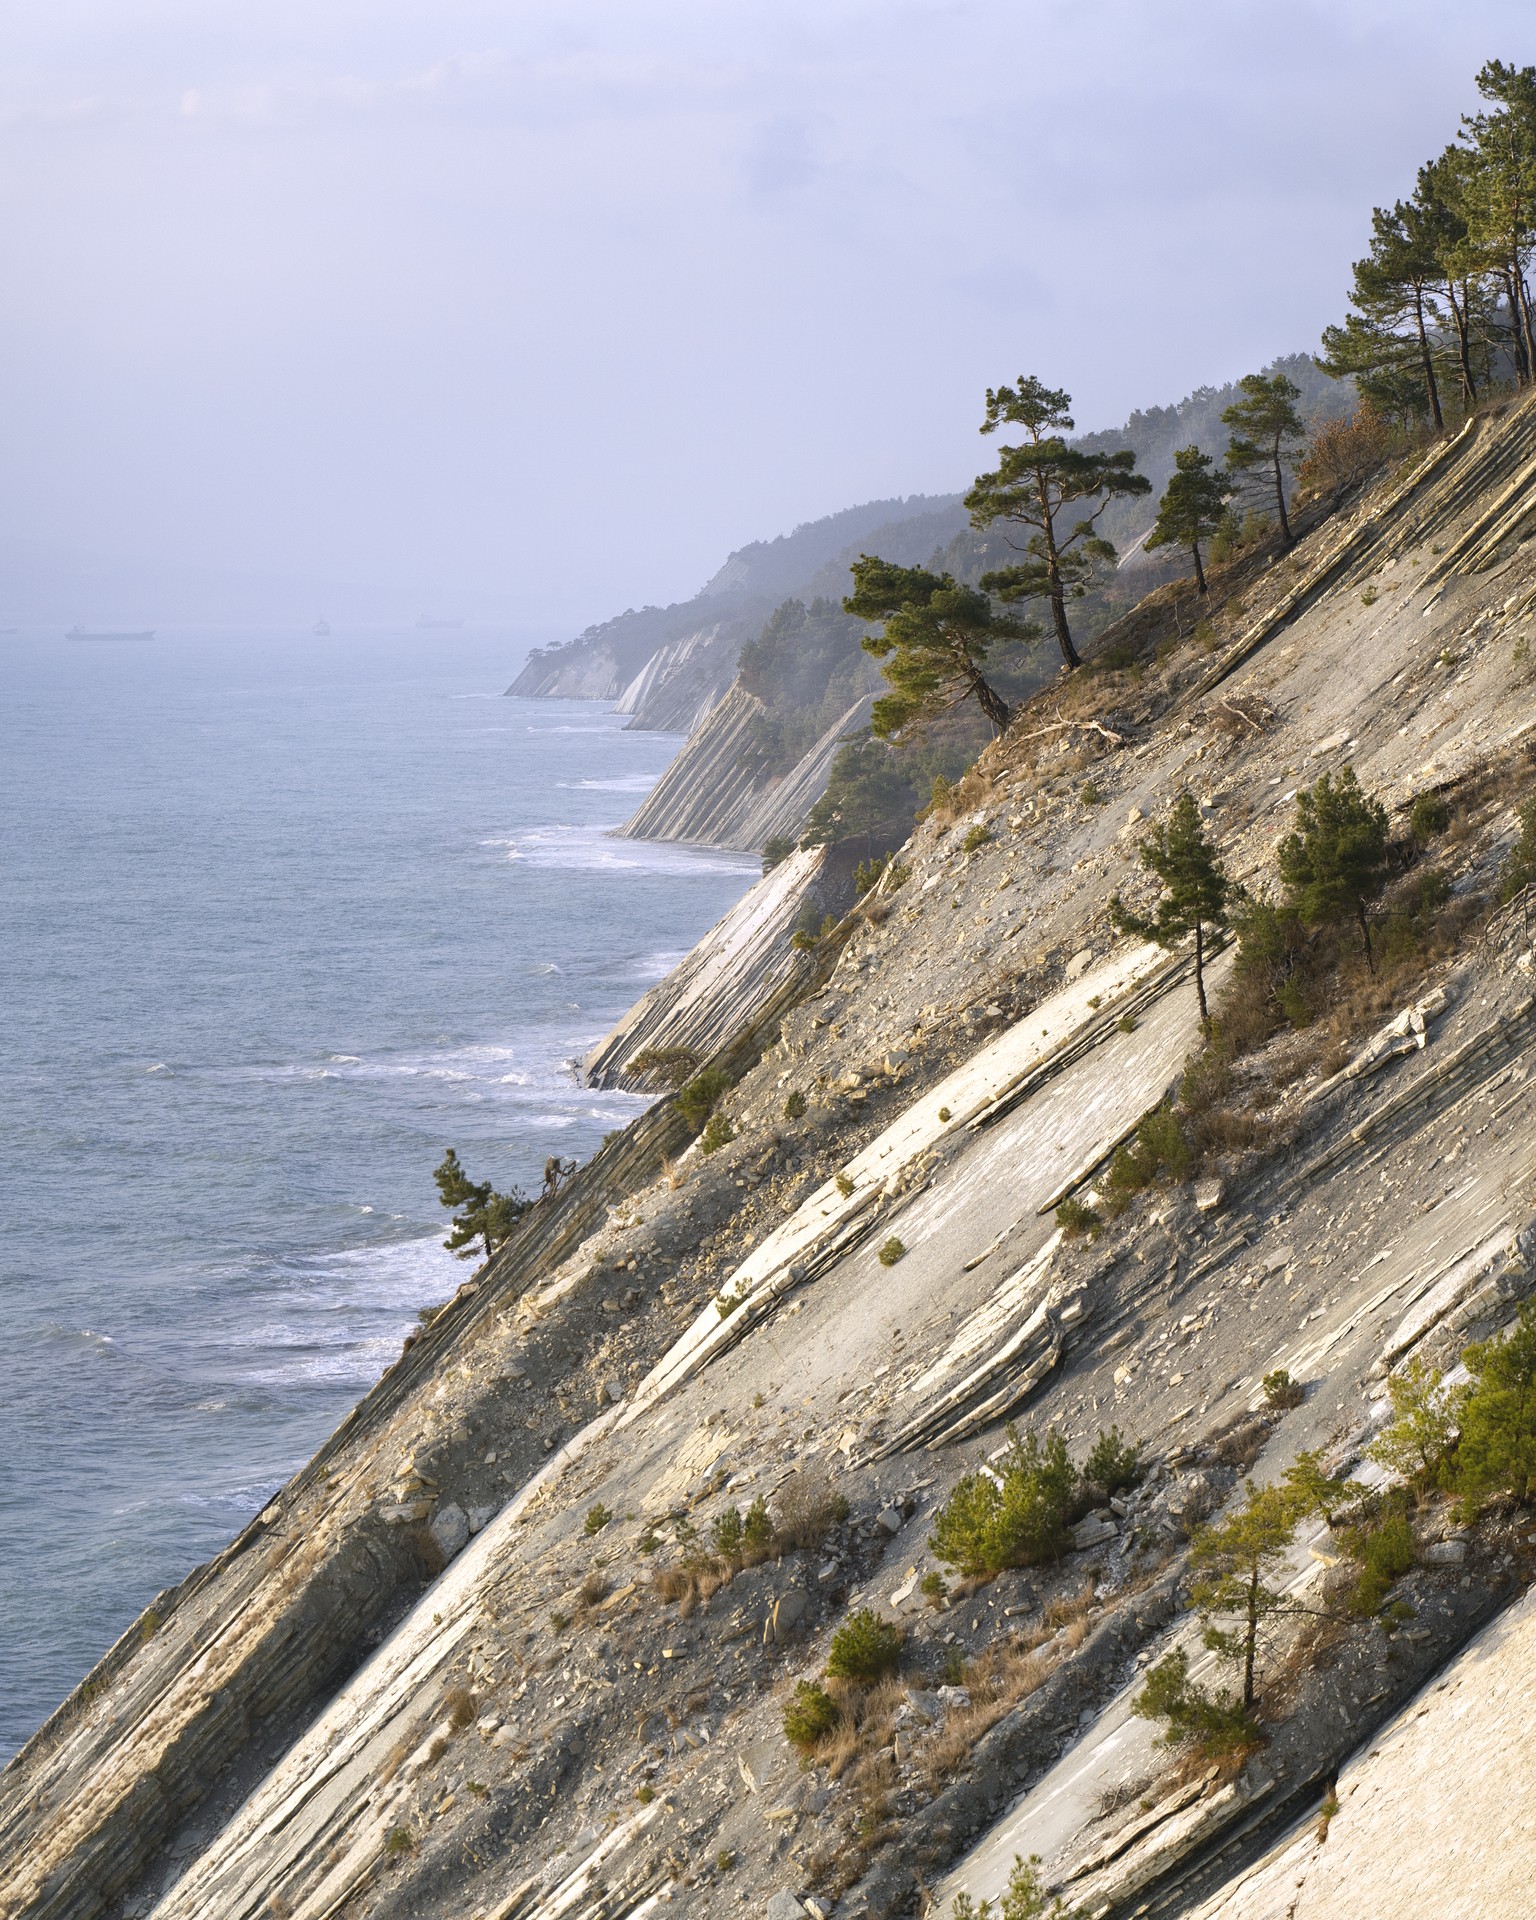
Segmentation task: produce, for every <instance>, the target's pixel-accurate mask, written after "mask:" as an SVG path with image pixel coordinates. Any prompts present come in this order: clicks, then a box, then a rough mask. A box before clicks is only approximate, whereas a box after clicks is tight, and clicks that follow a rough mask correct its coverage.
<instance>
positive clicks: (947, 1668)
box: [939, 1647, 965, 1687]
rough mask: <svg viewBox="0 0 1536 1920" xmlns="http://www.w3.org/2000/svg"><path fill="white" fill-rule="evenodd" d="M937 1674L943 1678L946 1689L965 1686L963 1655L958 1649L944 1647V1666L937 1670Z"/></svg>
mask: <svg viewBox="0 0 1536 1920" xmlns="http://www.w3.org/2000/svg"><path fill="white" fill-rule="evenodd" d="M939 1672H940V1674H941V1675H942V1676H943V1680H944V1684H945V1686H946V1687H963V1686H964V1685H965V1655H964V1654H963V1653H962V1652H961V1650H960V1648H959V1647H946V1648H945V1649H944V1664H943V1666H942V1667H941V1668H940V1669H939Z"/></svg>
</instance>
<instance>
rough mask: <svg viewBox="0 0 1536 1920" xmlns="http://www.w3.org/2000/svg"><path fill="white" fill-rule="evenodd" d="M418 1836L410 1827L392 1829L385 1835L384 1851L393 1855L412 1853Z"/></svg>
mask: <svg viewBox="0 0 1536 1920" xmlns="http://www.w3.org/2000/svg"><path fill="white" fill-rule="evenodd" d="M415 1846H416V1836H415V1834H414V1833H412V1832H411V1830H410V1828H409V1827H391V1828H390V1829H389V1831H388V1832H387V1833H386V1834H385V1835H384V1851H385V1852H386V1853H392V1854H402V1853H411V1852H413V1851H414V1850H415Z"/></svg>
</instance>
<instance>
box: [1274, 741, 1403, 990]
mask: <svg viewBox="0 0 1536 1920" xmlns="http://www.w3.org/2000/svg"><path fill="white" fill-rule="evenodd" d="M1296 826H1297V831H1296V832H1294V833H1288V834H1287V835H1286V837H1285V838H1284V839H1283V840H1282V841H1281V842H1280V846H1279V849H1278V852H1277V859H1278V863H1279V867H1280V878H1281V879H1282V880H1283V881H1284V882H1285V886H1286V890H1287V892H1288V894H1289V896H1290V904H1291V905H1292V906H1293V907H1295V909H1296V911H1297V912H1298V913H1299V914H1300V916H1301V918H1302V920H1303V921H1305V922H1306V923H1307V925H1308V926H1317V925H1320V924H1328V923H1337V922H1338V921H1341V920H1351V919H1352V920H1354V921H1356V922H1357V924H1358V925H1359V928H1360V938H1361V941H1362V942H1363V943H1364V946H1365V963H1366V965H1367V966H1368V967H1369V968H1370V970H1371V971H1372V973H1374V972H1375V971H1376V961H1375V956H1374V955H1373V954H1372V952H1371V928H1370V922H1369V920H1368V919H1367V917H1366V908H1367V907H1368V906H1369V905H1370V903H1371V901H1373V900H1375V899H1377V898H1378V897H1379V896H1380V894H1381V893H1382V890H1383V889H1384V888H1385V886H1386V884H1387V835H1388V831H1389V829H1388V824H1387V810H1386V808H1385V807H1384V806H1383V805H1382V804H1381V802H1380V801H1379V800H1377V799H1376V798H1375V797H1374V796H1373V795H1371V794H1368V793H1366V792H1365V791H1364V790H1363V789H1362V787H1361V786H1360V783H1359V781H1358V780H1356V778H1355V770H1354V768H1353V767H1350V766H1346V767H1345V768H1344V770H1343V772H1342V773H1340V775H1339V777H1338V779H1337V780H1334V779H1333V778H1332V777H1331V776H1330V775H1328V774H1326V773H1325V774H1323V775H1322V776H1321V778H1320V779H1319V780H1318V782H1317V784H1316V785H1315V786H1314V787H1312V788H1311V789H1310V790H1309V791H1304V792H1301V793H1298V794H1297V796H1296Z"/></svg>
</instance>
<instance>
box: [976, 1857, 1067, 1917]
mask: <svg viewBox="0 0 1536 1920" xmlns="http://www.w3.org/2000/svg"><path fill="white" fill-rule="evenodd" d="M950 1920H1072V1916H1071V1911H1070V1910H1069V1909H1068V1907H1067V1906H1066V1905H1065V1904H1064V1902H1063V1901H1062V1899H1061V1897H1060V1896H1059V1895H1058V1896H1057V1897H1056V1898H1055V1899H1052V1897H1051V1896H1050V1894H1048V1893H1047V1892H1046V1890H1045V1888H1044V1887H1043V1886H1041V1884H1040V1856H1039V1854H1038V1853H1032V1854H1031V1855H1030V1856H1029V1858H1028V1860H1022V1859H1020V1857H1019V1856H1018V1854H1015V1855H1014V1856H1013V1871H1012V1873H1010V1874H1009V1876H1008V1890H1007V1892H1006V1893H1004V1895H1003V1898H1002V1904H1001V1905H1000V1906H998V1907H994V1906H993V1905H992V1902H991V1901H990V1900H983V1901H982V1903H981V1905H980V1906H979V1907H978V1906H976V1905H975V1904H974V1902H973V1901H972V1899H971V1896H970V1895H969V1894H968V1893H957V1894H956V1895H955V1904H954V1905H953V1906H952V1907H951V1908H950Z"/></svg>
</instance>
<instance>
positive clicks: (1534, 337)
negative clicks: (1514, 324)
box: [1515, 260, 1536, 368]
mask: <svg viewBox="0 0 1536 1920" xmlns="http://www.w3.org/2000/svg"><path fill="white" fill-rule="evenodd" d="M1515 292H1516V294H1517V295H1518V297H1519V301H1520V331H1521V333H1522V334H1523V335H1524V337H1525V364H1526V365H1527V366H1528V367H1531V368H1536V330H1533V328H1532V325H1531V296H1530V294H1529V293H1528V292H1527V290H1526V285H1525V274H1524V272H1523V270H1522V269H1521V266H1520V262H1519V261H1518V260H1517V261H1516V262H1515Z"/></svg>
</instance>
